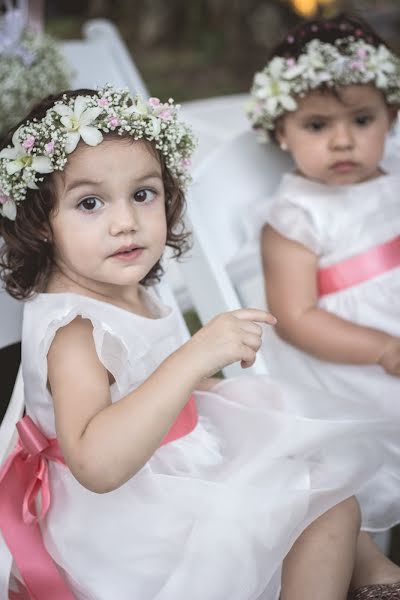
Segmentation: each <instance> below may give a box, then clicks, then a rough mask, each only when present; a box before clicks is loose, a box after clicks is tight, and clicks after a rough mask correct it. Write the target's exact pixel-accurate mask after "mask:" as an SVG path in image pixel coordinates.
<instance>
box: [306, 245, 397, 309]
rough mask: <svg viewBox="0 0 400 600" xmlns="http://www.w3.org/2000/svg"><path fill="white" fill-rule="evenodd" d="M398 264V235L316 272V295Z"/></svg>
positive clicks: (356, 282)
mask: <svg viewBox="0 0 400 600" xmlns="http://www.w3.org/2000/svg"><path fill="white" fill-rule="evenodd" d="M399 266H400V236H397V237H395V238H394V239H392V240H389V241H388V242H385V243H383V244H380V245H379V246H375V247H374V248H370V249H369V250H367V251H366V252H362V253H361V254H357V255H356V256H352V257H351V258H348V259H346V260H343V261H341V262H339V263H336V264H334V265H331V266H329V267H325V268H323V269H319V270H318V272H317V284H318V295H319V297H321V296H326V295H327V294H333V293H334V292H338V291H340V290H344V289H347V288H349V287H352V286H353V285H357V284H358V283H362V282H363V281H368V280H369V279H372V278H373V277H377V276H378V275H381V274H382V273H385V272H386V271H390V270H391V269H394V268H396V267H399Z"/></svg>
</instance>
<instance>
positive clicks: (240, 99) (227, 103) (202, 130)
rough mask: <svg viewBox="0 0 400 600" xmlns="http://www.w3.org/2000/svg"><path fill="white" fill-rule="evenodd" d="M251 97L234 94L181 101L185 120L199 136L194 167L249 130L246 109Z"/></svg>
mask: <svg viewBox="0 0 400 600" xmlns="http://www.w3.org/2000/svg"><path fill="white" fill-rule="evenodd" d="M248 98H249V95H248V94H232V95H229V96H219V97H215V98H205V99H203V100H192V101H190V102H182V113H181V114H182V118H183V119H185V121H186V122H187V123H189V124H190V125H191V126H192V128H193V131H194V132H195V134H196V135H197V137H198V147H197V149H196V151H195V153H194V156H193V164H194V165H199V164H200V163H201V162H202V161H203V160H204V159H205V158H206V157H207V156H208V155H209V153H210V152H212V151H213V150H214V149H215V148H217V147H219V146H221V145H222V144H225V143H226V142H229V141H230V140H232V139H234V138H235V137H237V136H238V135H239V134H241V133H243V132H244V131H248V130H249V122H248V119H247V118H246V116H245V114H244V110H243V108H244V105H245V104H246V102H247V100H248Z"/></svg>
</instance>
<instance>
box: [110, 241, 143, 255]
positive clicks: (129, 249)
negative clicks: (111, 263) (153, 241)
mask: <svg viewBox="0 0 400 600" xmlns="http://www.w3.org/2000/svg"><path fill="white" fill-rule="evenodd" d="M135 250H143V248H142V247H141V246H137V245H136V244H131V245H130V246H121V248H119V249H118V250H117V251H116V252H114V254H112V256H118V255H119V254H129V253H131V252H134V251H135Z"/></svg>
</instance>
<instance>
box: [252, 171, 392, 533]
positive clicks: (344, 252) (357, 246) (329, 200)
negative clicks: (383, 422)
mask: <svg viewBox="0 0 400 600" xmlns="http://www.w3.org/2000/svg"><path fill="white" fill-rule="evenodd" d="M265 220H266V221H268V222H269V224H270V225H271V226H272V227H273V228H274V229H275V230H276V231H278V232H279V233H281V234H282V235H283V236H285V237H287V238H289V239H291V240H295V241H297V242H300V243H301V244H303V245H304V246H305V247H306V248H308V249H310V250H311V251H312V252H314V253H315V254H316V255H317V256H318V265H319V267H328V266H329V265H333V264H336V263H340V262H341V261H342V260H345V259H347V258H350V257H352V256H355V255H357V254H360V253H363V252H365V251H367V250H369V249H371V248H374V247H375V246H377V245H379V244H382V243H384V242H387V241H389V240H391V239H393V238H395V237H396V236H398V235H400V176H399V175H384V176H381V177H379V178H377V179H374V180H371V181H366V182H363V183H359V184H357V185H343V186H327V185H324V184H320V183H316V182H313V181H310V180H307V179H305V178H304V177H301V176H297V175H293V174H286V175H285V176H284V177H283V180H282V183H281V185H280V187H279V189H278V192H277V194H276V196H275V198H274V200H273V204H272V206H271V207H270V208H269V209H268V213H266V214H265ZM266 285H267V286H268V281H267V282H266ZM318 306H319V307H321V308H323V309H325V310H327V311H329V312H331V313H334V314H336V315H338V316H339V317H342V318H344V319H347V320H349V321H351V322H353V323H356V324H359V325H364V326H366V327H373V328H376V329H380V330H382V331H386V332H387V333H389V334H391V335H394V336H399V337H400V267H397V268H393V269H391V270H389V271H387V272H385V273H383V274H381V275H379V276H376V277H373V278H372V279H369V280H368V281H365V282H362V283H359V284H357V285H354V286H352V287H349V288H347V289H344V290H340V291H337V292H335V293H331V294H328V295H325V296H322V297H321V298H320V299H319V301H318ZM263 350H264V353H265V354H266V357H267V360H268V365H269V368H270V373H271V374H272V375H273V376H278V377H284V378H285V379H288V378H289V379H290V381H292V382H294V383H296V382H301V383H305V384H308V385H312V386H316V387H317V388H318V389H320V390H327V391H330V392H332V393H335V394H339V395H341V396H343V397H345V398H349V399H351V402H352V403H354V402H357V401H358V402H359V403H360V404H362V405H363V406H365V411H366V414H371V410H372V411H375V412H376V414H377V415H378V416H379V415H380V416H386V417H390V418H392V419H393V420H394V421H395V422H396V423H398V426H399V431H400V378H397V377H393V376H391V375H388V374H387V373H386V372H385V371H384V370H383V369H382V367H380V366H378V365H345V364H337V363H330V362H326V361H322V360H319V359H318V358H314V357H312V356H310V355H308V354H306V353H304V352H302V351H301V350H299V349H297V348H295V347H293V346H291V345H289V344H287V343H286V342H284V341H283V340H281V339H280V338H278V336H277V335H276V334H274V333H273V332H272V331H271V332H269V334H268V337H267V338H266V341H265V344H264V348H263ZM339 410H341V408H340V409H339V408H338V412H339ZM388 449H389V450H390V454H391V456H392V464H391V465H390V467H389V468H388V469H387V472H386V474H385V476H384V477H383V478H379V480H376V481H375V482H374V483H373V484H372V485H371V486H368V487H367V488H366V489H365V492H364V493H363V494H361V495H359V500H360V503H361V506H362V510H363V518H364V519H363V523H364V527H365V528H366V529H372V530H373V529H376V528H384V527H389V526H392V525H394V524H395V523H397V522H399V521H400V503H399V498H400V481H399V474H400V434H399V437H398V441H397V443H396V444H395V445H392V446H391V447H390V448H388Z"/></svg>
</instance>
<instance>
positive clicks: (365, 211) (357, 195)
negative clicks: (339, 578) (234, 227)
mask: <svg viewBox="0 0 400 600" xmlns="http://www.w3.org/2000/svg"><path fill="white" fill-rule="evenodd" d="M399 205H400V175H382V176H381V177H378V178H376V179H372V180H370V181H365V182H362V183H358V184H356V185H341V186H328V185H324V184H321V183H317V182H314V181H310V180H308V179H305V178H304V177H301V176H299V175H294V174H286V175H285V176H284V177H283V179H282V182H281V185H280V187H279V189H278V191H277V194H276V197H275V199H274V201H273V204H272V206H271V208H270V209H269V211H268V214H267V216H266V220H267V221H268V222H269V223H270V224H271V225H272V227H274V229H276V230H277V231H279V232H280V233H281V234H282V235H284V236H285V237H288V238H290V239H293V240H295V241H298V242H300V243H301V244H303V245H304V246H306V247H307V248H309V249H310V250H311V251H312V252H314V253H315V254H317V255H318V257H319V261H320V266H327V265H330V264H333V263H336V262H338V261H340V260H342V259H344V258H347V257H349V256H353V255H355V254H358V253H360V252H363V251H365V250H367V249H369V248H371V247H373V246H375V245H378V244H380V243H382V242H385V241H387V240H390V239H392V238H394V237H395V236H397V235H399V232H400V210H399Z"/></svg>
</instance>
